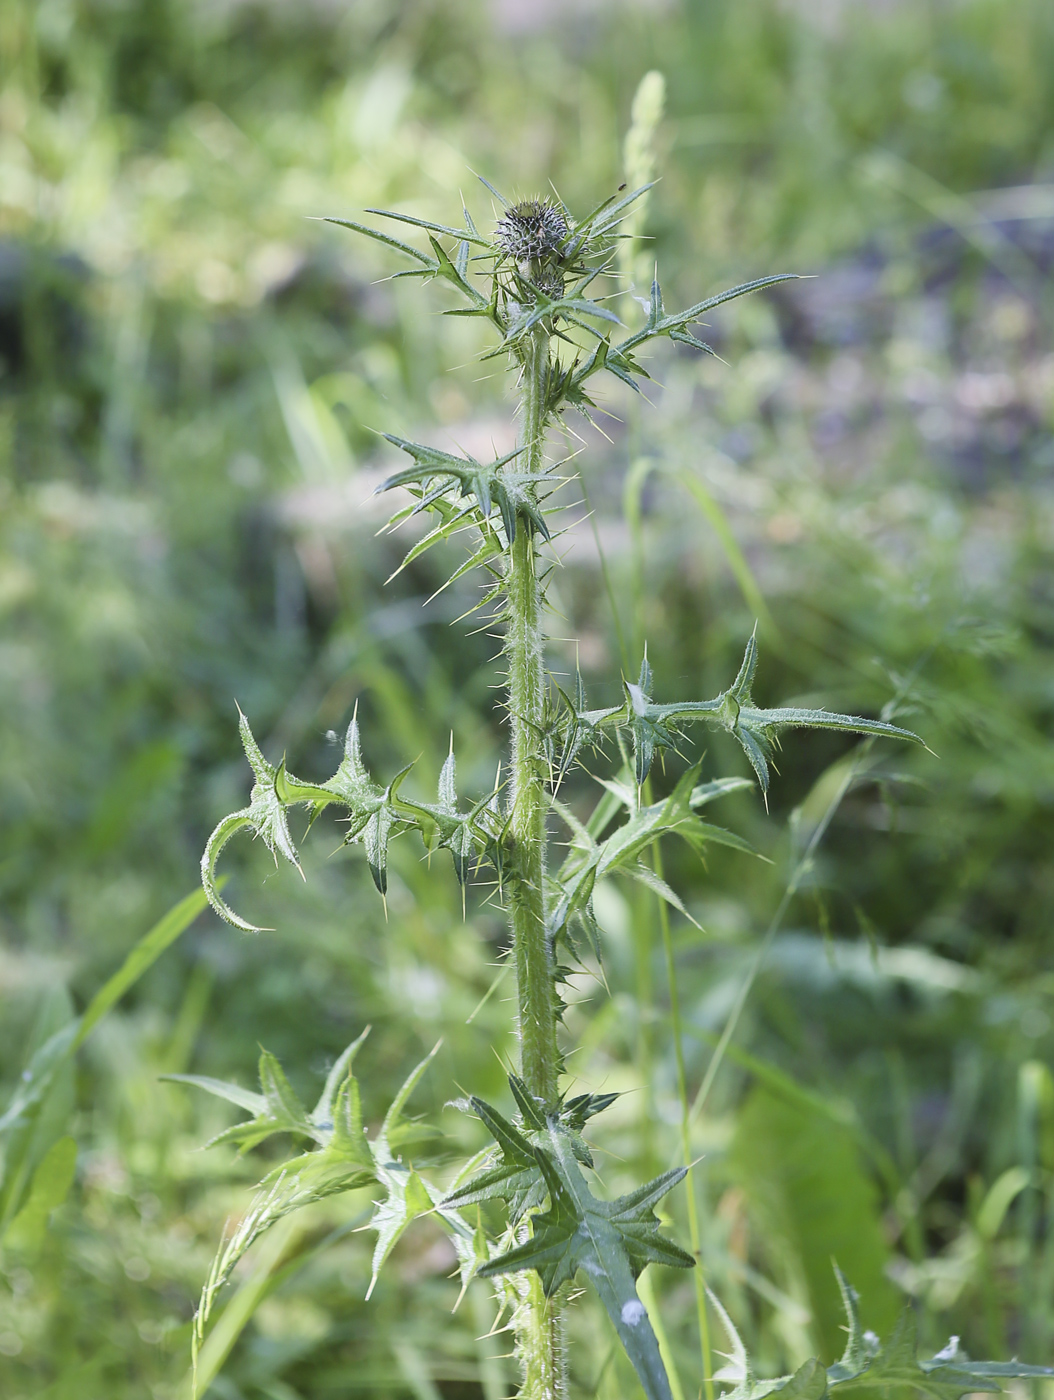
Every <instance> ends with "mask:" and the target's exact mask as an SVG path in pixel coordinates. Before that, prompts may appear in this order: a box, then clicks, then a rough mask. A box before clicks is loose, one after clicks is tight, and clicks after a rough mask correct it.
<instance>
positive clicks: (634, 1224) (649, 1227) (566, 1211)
mask: <svg viewBox="0 0 1054 1400" xmlns="http://www.w3.org/2000/svg"><path fill="white" fill-rule="evenodd" d="M534 1150H535V1157H536V1160H537V1162H538V1167H539V1170H540V1171H541V1173H542V1176H543V1177H544V1179H545V1184H546V1188H547V1190H548V1195H549V1207H548V1209H547V1210H545V1211H543V1212H541V1213H539V1214H537V1215H535V1216H534V1217H533V1218H532V1225H533V1230H534V1233H533V1235H532V1237H531V1238H530V1239H528V1240H526V1241H524V1242H523V1243H522V1244H520V1245H516V1246H514V1247H513V1248H512V1249H509V1250H507V1251H506V1252H505V1253H504V1254H501V1255H498V1256H497V1257H496V1258H494V1259H491V1260H490V1261H488V1262H487V1263H485V1264H483V1265H482V1266H481V1268H480V1269H479V1273H480V1275H481V1276H482V1277H491V1276H495V1275H499V1274H503V1273H515V1272H518V1271H520V1270H522V1269H534V1270H535V1271H536V1272H537V1273H538V1275H539V1277H540V1278H541V1281H542V1287H543V1288H544V1290H545V1292H546V1294H547V1295H548V1296H552V1294H553V1293H554V1292H555V1291H556V1290H557V1289H558V1288H559V1287H560V1286H561V1285H562V1284H564V1283H567V1282H570V1280H571V1279H573V1278H574V1276H575V1274H576V1273H577V1272H578V1270H579V1269H581V1270H582V1271H583V1273H585V1274H586V1276H587V1277H588V1278H589V1279H590V1280H591V1282H592V1283H593V1286H594V1287H595V1288H596V1290H597V1293H598V1294H599V1295H600V1299H601V1301H602V1302H603V1304H604V1307H605V1308H606V1309H607V1312H608V1315H609V1317H610V1318H611V1321H612V1323H613V1324H614V1326H615V1329H616V1331H617V1332H618V1335H619V1339H620V1340H621V1342H622V1345H623V1347H624V1348H625V1350H626V1354H627V1356H628V1357H629V1358H630V1360H631V1362H632V1363H633V1366H634V1369H635V1370H636V1372H637V1375H638V1376H639V1378H640V1381H641V1384H642V1385H643V1386H644V1390H645V1393H646V1394H647V1395H648V1397H649V1400H670V1386H669V1381H668V1379H667V1376H666V1371H665V1368H664V1366H663V1364H662V1359H661V1357H660V1355H659V1346H658V1342H657V1341H656V1338H655V1333H654V1332H653V1331H652V1327H651V1323H650V1322H649V1321H648V1315H647V1312H646V1311H645V1308H644V1304H643V1303H642V1302H641V1301H640V1299H639V1297H638V1296H637V1290H636V1287H635V1286H634V1284H635V1279H636V1278H637V1276H638V1275H639V1274H640V1271H641V1270H642V1269H643V1268H644V1266H645V1265H646V1264H648V1263H651V1262H657V1263H662V1264H667V1265H670V1266H673V1267H675V1268H677V1267H679V1268H691V1267H692V1266H693V1265H694V1263H695V1260H694V1259H693V1258H692V1256H691V1255H690V1254H688V1253H686V1252H685V1251H684V1250H682V1249H680V1248H679V1247H678V1246H677V1245H675V1244H674V1243H673V1242H672V1241H671V1240H667V1239H665V1238H664V1237H663V1236H662V1235H660V1233H659V1223H658V1221H657V1219H656V1218H655V1215H654V1212H653V1209H652V1207H653V1206H654V1205H655V1204H656V1202H657V1201H658V1200H660V1199H661V1197H662V1196H664V1195H665V1194H666V1192H668V1191H669V1190H670V1189H671V1188H672V1187H673V1186H674V1185H676V1183H677V1182H678V1181H680V1180H681V1179H682V1177H683V1176H684V1175H685V1171H684V1168H683V1167H682V1168H678V1169H677V1170H675V1171H672V1172H666V1173H665V1174H664V1175H663V1176H661V1177H658V1178H657V1179H656V1180H655V1181H653V1182H650V1183H648V1185H647V1186H644V1187H641V1188H640V1189H639V1190H638V1191H635V1192H632V1193H631V1194H630V1195H628V1196H622V1197H620V1198H619V1199H618V1200H615V1201H601V1200H599V1199H598V1198H597V1197H596V1196H594V1195H593V1193H592V1192H591V1191H590V1189H589V1185H588V1183H587V1182H586V1179H585V1177H584V1176H583V1175H582V1171H581V1168H580V1167H579V1165H578V1161H577V1160H576V1157H575V1153H574V1150H573V1148H572V1144H571V1139H570V1135H569V1133H568V1131H567V1129H566V1127H565V1126H564V1125H563V1124H562V1123H561V1122H560V1121H559V1119H558V1118H557V1117H555V1116H550V1118H549V1120H548V1133H547V1146H546V1147H541V1146H539V1147H536V1148H535V1149H534Z"/></svg>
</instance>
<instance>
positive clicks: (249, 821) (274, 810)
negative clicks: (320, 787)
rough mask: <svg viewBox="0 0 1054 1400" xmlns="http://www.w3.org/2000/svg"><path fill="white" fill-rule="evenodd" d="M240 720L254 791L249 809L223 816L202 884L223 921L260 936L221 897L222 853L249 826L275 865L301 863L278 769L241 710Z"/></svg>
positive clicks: (205, 858)
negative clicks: (279, 786)
mask: <svg viewBox="0 0 1054 1400" xmlns="http://www.w3.org/2000/svg"><path fill="white" fill-rule="evenodd" d="M238 717H239V718H238V728H239V730H240V731H241V738H242V745H243V747H244V749H245V756H246V758H248V760H249V765H250V767H251V768H252V770H253V776H254V778H255V780H256V781H255V782H254V783H253V787H252V792H251V793H250V795H249V805H248V807H244V808H243V809H242V810H241V811H240V812H233V813H232V814H231V815H230V816H228V817H224V819H223V821H221V822H220V823H219V825H218V826H217V827H216V829H215V831H213V833H212V835H211V836H210V837H209V839H208V842H207V844H206V846H205V852H204V854H203V856H202V857H201V883H202V885H203V887H204V890H205V894H206V896H207V898H208V901H209V903H210V904H211V905H212V907H213V909H215V911H216V913H217V914H219V916H220V918H222V919H226V921H227V922H228V923H229V924H233V925H234V926H235V928H240V929H242V930H243V931H244V932H246V933H260V932H261V931H262V930H260V929H258V928H257V927H256V925H255V924H250V923H247V922H246V920H244V919H242V918H239V917H238V915H237V914H235V912H234V911H233V909H230V908H229V907H228V906H227V904H226V902H225V901H224V900H223V899H222V898H221V897H220V893H219V889H218V888H217V885H216V861H217V859H218V858H219V854H220V852H221V851H222V850H223V848H224V846H225V845H226V844H227V842H228V841H229V840H230V839H231V837H232V836H233V835H234V834H235V832H236V831H240V830H241V828H242V827H245V826H248V827H251V828H252V831H253V834H254V835H255V836H259V837H260V838H261V839H262V840H263V843H264V845H265V846H266V847H267V849H268V850H269V851H270V852H271V855H272V856H273V857H274V860H275V864H276V865H277V863H278V857H279V855H282V856H284V857H285V859H286V860H288V861H289V862H290V863H291V864H292V865H295V866H296V868H297V869H298V870H299V869H300V861H299V859H298V858H297V853H296V847H295V846H294V845H293V839H292V837H291V836H290V834H289V824H288V821H287V819H286V811H285V803H284V802H283V801H282V800H281V798H280V797H279V796H278V793H277V792H276V791H275V778H276V776H277V769H275V768H274V767H273V766H272V765H271V764H270V763H268V762H267V760H266V759H265V758H264V756H263V754H262V753H261V752H260V746H259V745H258V744H257V742H256V740H255V739H254V738H253V732H252V730H251V729H250V728H249V721H248V720H247V719H246V718H245V716H244V715H243V714H242V712H241V710H239V711H238ZM294 781H295V780H294ZM301 873H303V872H301Z"/></svg>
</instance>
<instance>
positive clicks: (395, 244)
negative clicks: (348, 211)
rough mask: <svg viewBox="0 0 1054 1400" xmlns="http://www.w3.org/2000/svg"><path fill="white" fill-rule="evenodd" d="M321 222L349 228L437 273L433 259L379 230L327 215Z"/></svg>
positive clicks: (351, 220)
mask: <svg viewBox="0 0 1054 1400" xmlns="http://www.w3.org/2000/svg"><path fill="white" fill-rule="evenodd" d="M323 222H324V223H327V224H338V225H339V226H340V227H341V228H350V229H351V230H352V232H353V233H363V234H365V235H366V237H367V238H372V239H374V240H375V242H377V243H384V244H386V245H387V246H388V247H389V248H394V249H395V250H396V252H398V253H405V254H406V256H407V257H409V258H413V259H414V260H415V261H416V262H419V263H421V264H422V265H423V266H424V267H425V268H427V269H428V270H429V271H431V272H437V271H438V266H437V264H436V263H435V262H434V261H433V259H432V258H429V257H426V256H425V254H424V253H422V252H421V251H420V249H418V248H415V247H413V246H412V244H410V243H403V242H402V241H401V240H400V239H398V238H392V237H391V235H390V234H387V233H381V231H380V230H379V229H375V228H369V227H367V225H366V224H357V223H355V221H354V220H353V219H337V218H334V217H332V216H329V215H326V216H324V217H323Z"/></svg>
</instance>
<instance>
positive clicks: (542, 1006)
mask: <svg viewBox="0 0 1054 1400" xmlns="http://www.w3.org/2000/svg"><path fill="white" fill-rule="evenodd" d="M548 364H549V336H548V334H547V333H546V332H545V331H544V330H543V328H542V327H541V326H538V327H536V328H535V330H534V331H533V333H532V334H531V336H530V338H529V340H528V341H527V345H526V348H525V352H524V356H523V372H522V375H521V379H520V413H521V425H520V445H521V447H522V449H523V450H522V452H521V453H520V456H519V459H518V462H517V470H519V471H522V472H525V473H527V474H528V475H529V476H537V475H539V474H540V473H541V471H542V469H543V466H544V446H545V422H546V405H545V392H546V371H547V369H548ZM530 489H531V492H532V494H533V493H534V491H535V488H534V486H533V485H532V486H531V488H530ZM541 607H542V597H541V588H540V584H539V578H538V560H537V554H536V551H535V544H534V535H533V532H532V531H531V530H530V529H529V528H528V527H527V524H526V522H525V521H523V520H521V521H520V522H519V527H518V529H517V531H516V538H515V540H514V541H513V544H512V548H511V550H510V552H509V563H508V572H507V574H506V613H505V657H506V661H507V663H508V697H507V706H508V712H509V725H510V729H511V734H512V793H511V801H510V819H509V835H510V837H511V841H512V848H513V871H512V877H511V879H510V881H509V885H508V890H509V912H510V924H511V931H512V939H513V958H514V961H515V964H516V993H517V1002H518V1009H519V1029H520V1069H521V1074H522V1076H523V1079H524V1082H525V1083H526V1085H527V1088H528V1090H529V1091H530V1093H531V1094H532V1095H534V1097H535V1098H537V1099H540V1100H541V1101H542V1102H543V1103H544V1104H545V1105H546V1106H554V1105H555V1103H556V1099H557V1080H558V1077H559V1071H560V1059H559V1051H558V1049H557V1043H556V1013H557V1003H556V981H555V975H554V974H555V967H554V962H553V950H552V948H551V947H550V944H549V938H548V935H547V933H546V917H545V912H546V911H545V842H546V821H545V815H546V798H545V774H546V765H545V754H544V752H543V749H542V726H543V721H544V708H545V694H546V691H545V672H544V646H543V639H542V628H541ZM561 1312H562V1309H561V1306H560V1300H559V1298H558V1297H554V1298H549V1299H547V1298H546V1297H545V1294H544V1292H543V1290H542V1286H541V1281H540V1279H539V1278H538V1276H537V1274H534V1273H531V1274H529V1275H528V1276H527V1281H526V1286H525V1287H524V1288H523V1290H522V1292H521V1293H520V1304H519V1307H518V1309H517V1314H518V1316H517V1321H516V1336H517V1351H518V1352H519V1356H520V1361H521V1363H522V1365H523V1373H524V1376H523V1389H522V1391H521V1395H522V1396H523V1400H558V1397H561V1396H563V1395H564V1394H566V1388H567V1387H566V1377H565V1373H564V1361H563V1345H562V1326H561V1322H562V1319H561Z"/></svg>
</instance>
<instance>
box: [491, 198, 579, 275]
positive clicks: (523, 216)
mask: <svg viewBox="0 0 1054 1400" xmlns="http://www.w3.org/2000/svg"><path fill="white" fill-rule="evenodd" d="M567 234H568V227H567V220H566V218H565V217H564V214H563V211H562V210H560V209H558V208H557V207H556V205H555V204H552V203H551V202H550V201H549V200H547V199H524V200H521V202H520V203H519V204H514V205H512V206H511V208H509V209H506V211H505V213H504V214H503V215H502V217H501V218H500V219H499V220H498V227H497V230H496V234H495V239H496V242H497V244H498V247H499V248H500V249H501V250H502V252H503V253H505V254H506V255H507V256H508V257H510V258H513V259H514V260H515V261H516V262H518V263H526V262H531V261H533V260H540V259H554V258H558V257H559V254H560V245H561V244H562V243H563V241H564V239H565V238H566V237H567Z"/></svg>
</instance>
